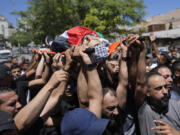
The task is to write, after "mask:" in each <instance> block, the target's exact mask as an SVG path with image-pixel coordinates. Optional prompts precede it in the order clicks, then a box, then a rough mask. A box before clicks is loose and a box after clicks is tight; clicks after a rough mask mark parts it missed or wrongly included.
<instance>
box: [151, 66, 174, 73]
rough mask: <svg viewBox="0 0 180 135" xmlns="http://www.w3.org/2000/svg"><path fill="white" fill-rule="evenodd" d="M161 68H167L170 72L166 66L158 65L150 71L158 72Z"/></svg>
mask: <svg viewBox="0 0 180 135" xmlns="http://www.w3.org/2000/svg"><path fill="white" fill-rule="evenodd" d="M161 68H168V69H169V70H170V71H171V69H170V68H169V67H168V66H167V65H163V64H160V65H158V66H157V67H155V68H154V69H152V70H151V71H152V72H158V70H159V69H161Z"/></svg>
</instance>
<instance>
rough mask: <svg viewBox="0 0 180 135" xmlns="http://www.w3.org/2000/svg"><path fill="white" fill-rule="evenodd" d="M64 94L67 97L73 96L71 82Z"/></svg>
mask: <svg viewBox="0 0 180 135" xmlns="http://www.w3.org/2000/svg"><path fill="white" fill-rule="evenodd" d="M64 94H65V96H66V97H68V98H71V97H72V96H73V92H72V86H71V85H70V84H68V85H67V87H66V89H65V91H64Z"/></svg>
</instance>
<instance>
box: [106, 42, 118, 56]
mask: <svg viewBox="0 0 180 135" xmlns="http://www.w3.org/2000/svg"><path fill="white" fill-rule="evenodd" d="M119 45H120V42H115V43H112V44H111V45H110V47H109V54H111V53H112V52H116V49H117V47H118V46H119Z"/></svg>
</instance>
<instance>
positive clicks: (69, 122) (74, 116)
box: [60, 108, 109, 135]
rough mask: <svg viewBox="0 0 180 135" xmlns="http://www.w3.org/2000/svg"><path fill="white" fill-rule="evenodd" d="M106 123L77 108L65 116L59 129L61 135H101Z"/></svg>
mask: <svg viewBox="0 0 180 135" xmlns="http://www.w3.org/2000/svg"><path fill="white" fill-rule="evenodd" d="M108 122H109V120H108V119H101V118H97V117H96V115H94V114H93V113H92V112H90V111H88V110H86V109H83V108H77V109H74V110H72V111H70V112H68V113H67V114H65V116H64V117H63V120H62V122H61V127H60V128H61V133H62V135H101V134H102V133H103V132H104V130H105V128H106V126H107V125H108Z"/></svg>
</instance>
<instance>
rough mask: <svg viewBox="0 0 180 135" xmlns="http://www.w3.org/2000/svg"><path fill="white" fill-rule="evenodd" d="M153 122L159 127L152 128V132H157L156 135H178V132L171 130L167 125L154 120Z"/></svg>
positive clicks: (179, 132)
mask: <svg viewBox="0 0 180 135" xmlns="http://www.w3.org/2000/svg"><path fill="white" fill-rule="evenodd" d="M154 122H155V123H157V124H159V125H160V126H156V127H153V128H152V130H158V131H157V132H156V134H157V135H180V131H177V130H176V129H174V128H172V127H171V126H170V125H168V124H167V123H165V122H163V121H160V120H154Z"/></svg>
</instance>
